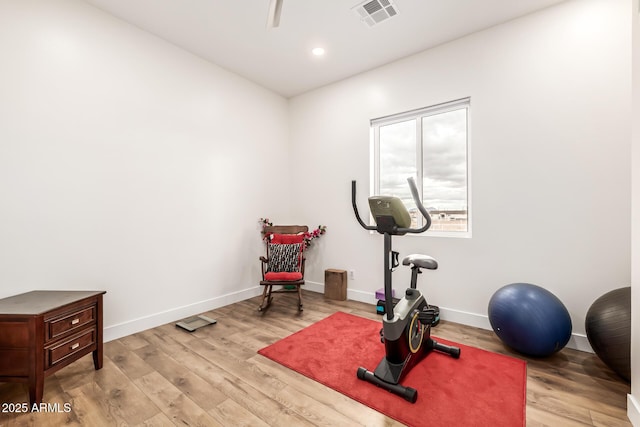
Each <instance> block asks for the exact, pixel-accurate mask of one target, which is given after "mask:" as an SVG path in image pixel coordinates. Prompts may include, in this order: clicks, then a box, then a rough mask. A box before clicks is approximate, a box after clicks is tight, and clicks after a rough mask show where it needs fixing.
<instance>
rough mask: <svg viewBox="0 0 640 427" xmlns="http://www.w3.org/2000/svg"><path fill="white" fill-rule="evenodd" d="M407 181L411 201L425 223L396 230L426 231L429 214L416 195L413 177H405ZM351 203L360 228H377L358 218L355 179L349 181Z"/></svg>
mask: <svg viewBox="0 0 640 427" xmlns="http://www.w3.org/2000/svg"><path fill="white" fill-rule="evenodd" d="M407 181H408V182H409V188H410V189H411V196H412V197H413V201H414V202H415V204H416V207H417V208H418V210H419V211H420V213H421V214H422V216H423V217H424V219H425V223H424V225H423V226H422V227H420V228H404V227H403V228H398V232H399V233H423V232H425V231H427V230H428V229H429V227H431V215H429V212H428V211H427V209H426V208H425V207H424V205H423V204H422V202H421V201H420V196H419V195H418V188H417V187H416V182H415V180H414V179H413V177H409V178H407ZM351 205H352V206H353V212H354V213H355V214H356V219H357V220H358V223H360V225H361V226H362V228H364V229H365V230H377V229H378V227H376V226H375V225H367V224H365V223H364V221H363V220H362V218H360V214H359V213H358V206H357V205H356V181H355V180H353V181H351Z"/></svg>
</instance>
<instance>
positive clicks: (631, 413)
mask: <svg viewBox="0 0 640 427" xmlns="http://www.w3.org/2000/svg"><path fill="white" fill-rule="evenodd" d="M627 417H628V418H629V421H631V425H632V426H633V427H640V403H638V399H636V398H635V397H634V396H633V395H632V394H627Z"/></svg>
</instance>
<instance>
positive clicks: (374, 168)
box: [369, 98, 472, 238]
mask: <svg viewBox="0 0 640 427" xmlns="http://www.w3.org/2000/svg"><path fill="white" fill-rule="evenodd" d="M470 107H471V98H462V99H457V100H455V101H450V102H445V103H442V104H437V105H432V106H429V107H425V108H420V109H416V110H411V111H406V112H403V113H399V114H393V115H390V116H384V117H379V118H376V119H372V120H371V121H370V138H371V147H370V148H371V152H372V155H371V168H370V170H371V181H370V182H371V188H370V189H369V190H370V191H369V192H370V194H371V195H376V194H380V127H383V126H387V125H392V124H395V123H399V122H405V121H408V120H413V119H415V121H416V153H415V155H416V169H417V176H415V177H414V178H415V180H416V185H417V187H418V193H419V194H420V197H421V198H422V196H423V191H422V190H423V188H422V187H423V180H422V175H423V170H422V167H423V160H422V155H423V152H422V148H423V147H422V146H423V143H422V118H423V117H428V116H432V115H436V114H441V113H446V112H449V111H453V110H460V109H466V113H467V140H466V160H467V181H466V184H467V231H436V230H427V231H426V232H425V233H423V234H410V235H412V236H420V235H422V236H432V237H462V238H470V237H471V229H472V227H471V225H472V213H471V205H472V203H471V179H470V177H471V123H470V122H471V119H470V114H469V112H470Z"/></svg>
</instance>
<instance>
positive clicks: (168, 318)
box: [104, 281, 640, 427]
mask: <svg viewBox="0 0 640 427" xmlns="http://www.w3.org/2000/svg"><path fill="white" fill-rule="evenodd" d="M305 289H306V290H308V291H311V292H318V293H324V283H319V282H311V281H306V283H305ZM261 293H262V288H261V287H260V286H255V287H252V288H247V289H244V290H242V291H238V292H233V293H231V294H226V295H222V296H219V297H215V298H211V299H208V300H204V301H199V302H196V303H193V304H189V305H185V306H182V307H176V308H172V309H170V310H165V311H162V312H159V313H154V314H151V315H148V316H143V317H139V318H137V319H132V320H129V321H126V322H123V323H119V324H117V325H110V326H106V327H105V328H104V342H109V341H112V340H116V339H118V338H122V337H124V336H127V335H131V334H135V333H136V332H140V331H144V330H147V329H151V328H155V327H156V326H160V325H164V324H165V323H170V322H174V321H177V320H180V319H184V318H185V317H189V316H194V315H196V314H200V313H203V312H205V311H209V310H214V309H216V308H219V307H224V306H226V305H229V304H233V303H236V302H240V301H244V300H246V299H249V298H253V297H255V296H258V295H260V294H261ZM347 299H350V300H353V301H360V302H364V303H367V304H376V296H375V293H373V292H365V291H359V290H356V289H347ZM440 318H442V319H443V320H448V321H450V322H455V323H460V324H463V325H467V326H473V327H476V328H481V329H486V330H491V324H490V323H489V318H488V316H486V315H482V314H477V313H469V312H465V311H461V310H455V309H450V308H446V307H440ZM567 347H568V348H572V349H575V350H580V351H586V352H590V353H593V350H592V349H591V346H590V345H589V341H588V340H587V337H586V336H585V335H580V334H572V336H571V339H570V340H569V342H568V343H567ZM639 427H640V426H639Z"/></svg>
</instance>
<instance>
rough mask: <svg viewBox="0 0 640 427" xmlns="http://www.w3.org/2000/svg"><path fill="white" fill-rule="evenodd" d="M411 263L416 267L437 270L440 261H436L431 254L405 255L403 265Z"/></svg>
mask: <svg viewBox="0 0 640 427" xmlns="http://www.w3.org/2000/svg"><path fill="white" fill-rule="evenodd" d="M411 264H413V265H414V266H416V267H420V268H426V269H427V270H436V269H437V268H438V261H436V260H435V259H433V258H432V257H430V256H429V255H421V254H411V255H407V256H406V257H404V259H403V260H402V265H411ZM412 268H413V267H412Z"/></svg>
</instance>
